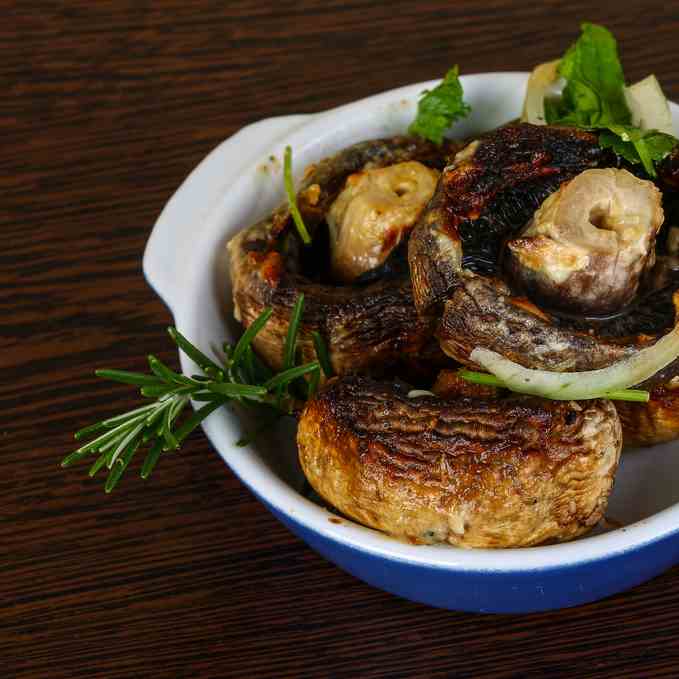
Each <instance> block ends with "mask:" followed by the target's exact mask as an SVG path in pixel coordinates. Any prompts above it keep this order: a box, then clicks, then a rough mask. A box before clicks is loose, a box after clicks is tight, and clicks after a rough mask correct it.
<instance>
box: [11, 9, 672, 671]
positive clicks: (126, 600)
mask: <svg viewBox="0 0 679 679" xmlns="http://www.w3.org/2000/svg"><path fill="white" fill-rule="evenodd" d="M672 4H674V5H675V6H674V7H673V8H671V7H670V6H671V5H672ZM602 5H603V4H602ZM2 15H3V21H2V22H0V38H1V39H0V55H1V58H0V84H1V85H2V88H1V91H2V104H0V125H1V128H2V129H1V136H0V142H1V144H2V155H1V158H2V173H1V174H0V195H1V196H2V198H1V202H0V219H1V220H2V227H1V228H0V243H1V244H2V247H1V253H2V254H1V255H0V261H1V269H0V281H1V284H2V288H1V294H2V315H1V316H0V328H1V332H0V342H1V343H2V352H1V353H0V357H1V358H0V366H1V367H2V373H1V374H2V382H1V385H0V390H1V393H2V396H1V399H2V401H1V402H2V419H1V428H0V441H2V449H3V450H2V454H1V456H0V465H1V466H2V469H1V471H0V489H1V492H0V498H1V499H0V506H1V507H2V510H1V514H0V517H1V522H0V555H1V558H0V569H1V572H2V578H1V580H0V630H1V631H0V675H1V676H3V677H31V678H42V677H64V678H66V677H74V676H81V675H86V676H88V677H106V678H107V679H113V678H117V677H125V678H127V677H142V676H158V677H161V676H165V677H227V676H228V677H304V676H316V677H394V676H407V677H449V676H455V677H475V678H476V677H482V676H483V677H543V676H550V677H554V676H568V677H584V676H595V675H596V676H610V677H641V676H643V677H650V676H658V677H659V676H667V677H676V676H679V664H678V663H679V643H678V642H677V634H678V632H677V625H678V624H679V569H677V568H675V569H673V570H672V571H670V572H668V573H666V574H665V575H663V576H661V577H659V578H657V579H655V580H654V581H652V582H649V583H647V584H645V585H643V586H640V587H637V588H636V589H634V590H633V591H630V592H627V593H624V594H620V595H618V596H615V597H613V598H611V599H609V600H606V601H602V602H599V603H596V604H592V605H589V606H584V607H582V608H579V609H575V610H566V611H561V612H553V613H546V614H540V615H529V616H487V617H486V616H480V615H469V614H463V613H453V612H448V611H442V610H434V609H430V608H427V607H425V606H422V605H418V604H414V603H409V602H407V601H403V600H400V599H398V598H396V597H393V596H391V595H389V594H385V593H383V592H381V591H378V590H375V589H372V588H370V587H368V586H367V585H365V584H363V583H362V582H359V581H358V580H356V579H354V578H353V577H351V576H349V575H347V574H345V573H343V572H342V571H340V570H339V569H337V568H336V567H334V566H333V565H331V564H329V563H327V562H326V561H324V560H323V559H322V558H321V557H319V556H317V555H316V554H315V553H314V552H312V551H311V550H310V549H309V548H308V547H306V545H304V544H303V543H302V542H300V541H299V540H298V539H297V538H295V537H293V536H292V535H291V534H290V533H289V532H288V531H287V530H286V529H285V528H283V527H282V526H281V525H279V524H278V523H277V522H276V521H275V520H274V519H273V518H272V517H271V516H270V515H269V513H268V512H267V511H266V510H265V509H264V508H263V507H262V506H261V505H260V504H259V503H258V502H257V501H256V500H255V499H254V498H253V496H252V495H251V493H250V492H249V491H248V490H246V489H245V488H244V487H243V486H242V485H241V484H240V483H239V482H238V481H237V480H236V478H234V476H233V475H232V474H231V473H230V472H229V470H228V468H227V467H226V466H225V465H224V463H223V462H222V461H221V459H220V458H219V456H218V455H217V454H216V453H215V452H214V451H213V450H212V449H211V448H210V446H209V445H208V443H207V441H206V440H205V439H204V438H203V437H202V435H199V434H197V435H194V437H193V438H192V440H191V442H190V444H188V445H186V447H185V449H184V450H183V451H182V452H181V453H180V454H177V455H174V456H170V455H169V456H167V458H166V459H164V460H162V461H161V463H160V465H159V467H158V469H157V470H156V473H155V475H154V477H153V478H152V479H151V480H149V481H147V482H143V481H142V480H141V479H140V478H139V477H138V474H136V473H128V475H127V477H126V478H125V479H124V480H123V482H122V484H121V486H120V487H119V489H118V490H117V491H116V492H114V493H113V494H112V495H111V496H106V495H105V494H104V493H103V490H102V484H101V482H100V481H97V480H95V481H90V480H88V479H87V478H86V474H85V469H84V468H83V466H78V467H75V468H71V469H69V470H61V469H60V468H59V461H60V459H61V458H62V456H63V455H64V454H65V453H66V452H68V451H69V450H71V449H72V446H73V441H72V438H71V434H72V432H73V431H75V430H76V429H78V428H79V427H81V426H83V425H85V424H88V423H91V422H92V421H94V420H96V419H101V417H103V416H105V415H106V414H108V413H115V412H119V411H122V409H124V408H130V407H133V406H134V404H135V403H136V398H135V394H134V392H133V390H131V389H128V388H125V387H122V386H120V387H117V386H112V385H111V384H109V383H105V382H101V381H99V380H96V379H95V378H94V377H93V376H92V373H93V370H94V369H95V368H96V367H102V366H109V367H120V368H127V369H132V370H139V369H143V367H144V356H145V355H146V354H148V353H150V352H153V353H156V354H158V355H159V356H160V357H161V358H162V359H164V360H167V361H169V362H172V363H173V364H174V362H175V360H176V357H175V352H174V351H173V348H172V346H171V344H170V342H169V340H168V338H167V336H166V335H165V327H166V326H167V325H168V324H169V322H170V316H169V314H168V312H167V310H166V308H165V307H164V306H163V304H162V303H161V302H160V300H159V299H158V298H157V297H156V296H155V295H154V294H153V293H152V292H151V290H150V289H149V288H148V286H147V285H146V283H145V281H144V278H143V276H142V272H141V254H142V251H143V247H144V243H145V241H146V238H147V237H148V234H149V231H150V229H151V226H152V225H153V223H154V220H155V218H156V216H157V215H158V213H159V212H160V210H161V208H162V207H163V204H164V203H165V201H166V200H167V199H168V198H169V196H170V195H171V194H172V192H173V191H174V190H175V188H176V187H177V186H178V185H179V183H180V182H181V181H182V180H183V179H184V177H185V176H186V175H187V173H188V172H189V171H190V170H191V169H192V168H193V167H194V166H195V165H196V164H197V163H198V162H199V161H200V160H201V158H203V156H204V155H205V154H206V153H207V152H208V151H209V150H210V149H212V148H213V147H214V146H215V145H217V144H218V143H219V142H220V141H222V140H223V139H225V138H226V137H228V136H229V135H231V134H233V133H234V132H235V131H236V130H238V129H239V128H240V127H242V126H243V125H246V124H248V123H251V122H253V121H255V120H258V119H260V118H263V117H267V116H272V115H285V114H290V113H298V112H312V111H319V110H322V109H326V108H328V107H331V106H335V105H338V104H342V103H344V102H348V101H351V100H353V99H356V98H359V97H364V96H366V95H369V94H373V93H376V92H380V91H382V90H385V89H389V88H392V87H396V86H399V85H404V84H407V83H411V82H417V81H421V80H426V79H429V78H434V77H438V76H440V75H442V74H443V72H444V71H445V70H446V69H447V68H448V67H449V66H450V65H452V64H454V63H459V64H460V66H461V70H462V71H463V72H465V73H473V72H477V71H494V70H506V69H512V70H523V69H528V68H530V67H531V66H532V65H534V64H536V63H538V62H540V61H545V60H548V59H552V58H555V57H556V56H557V55H559V54H561V53H562V52H563V50H564V49H565V48H566V47H567V45H568V44H569V43H570V42H571V41H572V40H573V39H574V37H575V35H576V33H577V30H578V23H579V21H581V20H584V19H588V20H592V21H600V22H602V23H606V24H607V25H608V26H609V27H611V28H612V29H613V30H614V32H615V34H616V35H617V37H618V38H619V40H620V42H621V44H622V54H623V59H624V63H625V66H626V72H627V75H628V77H629V79H636V78H638V77H641V76H644V75H646V74H647V73H649V72H651V71H653V72H655V73H656V74H657V75H658V77H659V78H660V80H661V81H662V83H663V85H664V87H665V90H666V92H667V94H668V95H669V96H670V97H671V98H673V99H675V100H677V99H679V72H678V71H677V68H676V64H677V62H679V41H678V40H677V30H678V29H679V17H678V15H677V11H676V3H669V2H644V3H641V2H639V3H633V2H628V1H625V0H620V1H619V2H618V3H616V6H615V12H614V13H610V14H608V13H606V12H605V11H604V10H603V9H600V8H598V7H597V6H595V5H594V4H593V3H591V2H585V1H584V0H572V1H571V2H570V3H561V2H557V1H556V0H552V1H549V2H542V3H539V2H510V1H508V0H489V1H488V2H484V3H480V2H474V1H472V0H460V1H458V2H451V0H446V1H443V0H441V1H435V0H422V1H421V2H418V3H416V2H412V1H411V2H400V1H399V2H390V3H375V2H369V1H363V0H353V1H352V2H341V1H339V0H326V1H325V2H311V1H306V2H287V1H286V2H272V1H269V2H261V1H255V0H251V1H242V2H230V3H226V2H208V1H201V2H192V3H187V2H177V1H176V0H173V1H167V2H155V3H151V2H139V1H138V0H135V1H132V0H128V1H124V0H110V1H108V2H103V1H102V2H85V1H84V0H71V1H70V2H35V3H27V2H20V1H19V0H13V1H12V0H8V1H7V2H5V3H3V12H2Z"/></svg>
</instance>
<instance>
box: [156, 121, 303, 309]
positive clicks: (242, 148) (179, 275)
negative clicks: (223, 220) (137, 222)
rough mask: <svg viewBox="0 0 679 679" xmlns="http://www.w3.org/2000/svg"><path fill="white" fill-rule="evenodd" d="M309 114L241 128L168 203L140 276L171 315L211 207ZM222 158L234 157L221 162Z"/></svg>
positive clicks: (204, 162)
mask: <svg viewBox="0 0 679 679" xmlns="http://www.w3.org/2000/svg"><path fill="white" fill-rule="evenodd" d="M310 117H311V116H310V115H295V116H281V117H278V118H267V119H266V120H261V121H259V122H257V123H253V124H252V125H248V126H247V127H244V128H243V129H242V130H240V131H239V132H237V133H236V134H234V135H233V136H232V137H229V138H228V139H227V140H226V141H224V142H222V143H221V144H220V145H219V146H218V147H217V148H215V149H214V150H213V151H211V152H210V153H209V154H208V155H207V156H206V157H205V158H204V159H203V160H202V162H201V163H200V164H199V165H198V166H197V167H196V168H195V169H194V170H193V171H192V172H191V174H190V175H189V176H188V177H187V178H186V179H185V180H184V182H183V183H182V185H181V186H180V187H179V188H178V189H177V191H176V192H175V193H174V195H173V196H172V198H170V200H169V201H168V202H167V203H166V205H165V207H164V208H163V211H162V212H161V213H160V216H159V217H158V219H157V221H156V223H155V225H154V227H153V230H152V231H151V235H150V236H149V239H148V241H147V243H146V249H145V250H144V261H143V268H144V275H145V276H146V279H147V281H148V282H149V284H150V285H151V287H152V288H153V289H154V290H155V291H156V293H157V294H158V295H159V296H160V298H161V299H162V300H163V302H165V304H166V305H167V306H168V307H169V309H170V311H171V312H172V313H173V314H174V310H175V308H177V304H178V302H179V297H180V295H181V291H182V289H183V285H182V284H183V281H184V276H185V275H186V272H187V268H188V267H187V266H186V261H187V253H188V252H190V251H191V248H192V244H193V243H194V242H195V241H196V239H198V238H200V235H201V230H202V227H203V225H204V224H205V222H206V218H207V216H208V214H209V213H210V211H211V209H212V207H213V206H214V205H215V203H216V202H217V201H218V200H219V199H220V197H221V196H222V195H223V194H224V192H225V191H226V190H227V189H228V187H229V186H230V185H231V184H232V183H233V182H234V181H235V180H236V179H237V178H238V177H239V176H240V175H241V174H242V173H243V171H244V170H246V169H247V168H248V167H251V166H254V165H255V163H256V162H257V161H259V160H260V159H262V158H268V154H269V152H270V149H272V148H273V147H274V146H275V145H276V143H277V142H278V141H280V140H281V138H284V137H286V136H288V135H289V134H290V133H291V132H292V131H293V130H295V129H296V128H298V127H299V126H300V125H302V124H304V123H305V122H307V121H308V120H309V118H310ZM224 157H231V158H232V159H233V162H231V163H230V164H229V165H226V166H225V165H224Z"/></svg>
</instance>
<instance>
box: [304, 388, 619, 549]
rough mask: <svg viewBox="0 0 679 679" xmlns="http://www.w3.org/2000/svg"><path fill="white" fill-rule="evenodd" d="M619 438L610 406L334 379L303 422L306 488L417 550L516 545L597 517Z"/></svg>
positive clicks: (557, 536)
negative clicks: (419, 546)
mask: <svg viewBox="0 0 679 679" xmlns="http://www.w3.org/2000/svg"><path fill="white" fill-rule="evenodd" d="M621 442H622V435H621V430H620V422H619V420H618V416H617V414H616V411H615V408H614V407H613V405H612V404H611V403H610V402H609V401H604V400H596V401H585V402H580V403H575V402H557V401H547V400H543V399H536V398H528V397H516V396H515V397H510V398H506V399H498V398H479V397H474V398H468V397H463V396H462V397H454V396H453V397H450V398H448V399H445V400H444V399H441V398H438V397H436V396H423V397H418V398H409V397H408V392H407V390H406V389H404V388H402V387H399V386H397V385H396V384H392V383H378V382H375V381H373V380H371V379H369V378H357V377H347V378H342V379H340V380H333V381H331V382H330V383H329V384H328V385H327V386H326V387H325V389H323V390H322V391H321V392H320V393H319V394H318V395H317V396H316V398H314V399H313V400H311V401H310V402H309V403H308V404H307V406H306V408H305V410H304V412H303V414H302V416H301V419H300V423H299V429H298V434H297V443H298V447H299V459H300V462H301V465H302V468H303V470H304V473H305V474H306V476H307V478H308V480H309V482H310V483H311V485H312V486H313V488H314V489H315V490H316V491H317V492H318V493H319V494H320V495H321V496H322V497H323V498H325V499H326V500H327V501H328V502H330V503H331V504H332V505H334V506H335V507H337V508H338V509H339V510H340V511H341V512H343V513H344V514H346V515H347V516H349V517H351V518H353V519H355V520H357V521H359V522H361V523H363V524H365V525H367V526H370V527H372V528H376V529H378V530H382V531H385V532H387V533H389V534H391V535H394V536H396V537H400V538H403V539H407V540H409V541H412V542H420V543H437V542H445V543H449V544H452V545H457V546H460V547H521V546H529V545H537V544H540V543H543V542H548V541H563V540H570V539H572V538H575V537H577V536H579V535H582V534H583V533H586V532H587V531H588V530H590V529H591V528H592V527H593V526H594V525H596V523H597V522H598V521H599V519H600V518H601V517H602V515H603V512H604V510H605V507H606V503H607V499H608V495H609V493H610V490H611V487H612V485H613V477H614V474H615V471H616V468H617V464H618V458H619V454H620V448H621Z"/></svg>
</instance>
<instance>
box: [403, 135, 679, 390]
mask: <svg viewBox="0 0 679 679" xmlns="http://www.w3.org/2000/svg"><path fill="white" fill-rule="evenodd" d="M613 161H614V159H613V158H611V157H610V156H609V155H607V153H606V152H604V151H602V149H601V148H600V147H599V146H598V144H597V140H596V137H595V136H594V135H592V134H590V133H587V132H583V131H580V130H576V129H572V128H559V127H549V126H534V125H527V124H521V125H509V126H507V127H504V128H500V129H498V130H495V131H493V132H491V133H489V134H487V135H485V136H483V137H482V138H481V139H480V140H479V141H478V142H477V143H476V144H475V146H473V147H471V148H469V149H466V150H465V151H463V152H461V153H460V154H459V155H458V162H456V163H455V164H453V165H451V166H449V167H447V168H446V169H445V170H444V172H443V174H442V176H441V179H440V181H439V185H438V187H437V190H436V193H435V194H434V197H433V198H432V201H431V202H430V204H429V207H428V209H427V210H426V211H425V212H424V213H423V214H422V216H421V217H420V220H419V222H418V224H417V225H416V227H415V230H414V232H413V235H412V237H411V239H410V243H409V256H408V257H409V263H410V269H411V276H412V282H413V290H414V297H415V303H416V305H417V307H418V309H419V310H420V311H421V312H422V313H427V314H430V313H432V312H434V313H436V314H438V316H439V318H440V323H439V327H438V330H437V335H438V337H439V340H440V342H441V347H442V349H443V350H444V351H445V352H446V353H447V354H448V355H450V356H452V357H453V358H455V359H457V360H458V361H460V362H462V363H465V364H468V365H473V363H472V362H471V361H470V359H469V354H470V353H471V351H473V350H474V348H476V347H483V348H487V349H491V350H493V351H496V352H498V353H500V354H502V355H504V356H505V357H507V358H509V359H511V360H513V361H515V362H517V363H520V364H522V365H524V366H526V367H528V368H536V369H542V370H553V371H580V370H591V369H595V368H602V367H605V366H607V365H610V364H611V363H613V362H615V361H617V360H619V359H620V358H622V357H625V356H628V355H630V354H633V353H634V352H635V351H637V350H638V349H639V348H640V347H642V346H646V345H648V344H651V343H653V342H654V341H655V340H656V339H658V338H659V337H660V336H661V335H662V334H664V333H665V332H666V331H667V330H668V329H669V328H671V327H672V326H673V321H674V309H673V305H672V301H671V297H672V291H673V289H675V288H676V287H677V280H679V279H675V282H674V284H673V285H670V286H669V288H667V287H666V288H663V289H660V290H658V289H650V290H645V291H641V292H640V293H639V294H638V295H637V296H636V298H635V299H634V301H633V302H632V303H631V304H630V305H628V306H627V307H626V308H625V309H624V310H623V311H622V312H621V313H619V314H618V315H616V316H615V317H612V318H611V317H609V318H600V319H595V318H587V317H584V316H583V315H577V314H573V315H568V314H566V313H562V312H555V311H552V310H550V309H545V308H541V307H540V306H539V305H537V304H536V302H538V300H531V299H528V298H526V296H525V295H524V292H523V290H522V289H521V288H520V287H519V286H517V285H516V282H515V281H513V280H511V279H510V277H509V276H507V275H506V273H505V271H504V269H503V266H502V261H501V255H502V247H503V245H504V243H505V241H506V239H507V238H508V237H511V236H512V235H514V234H515V233H516V232H517V231H518V230H519V229H521V228H522V227H524V226H525V225H526V224H527V223H528V222H529V220H530V219H531V218H532V216H533V214H534V212H535V210H536V209H537V208H538V206H540V205H541V204H542V203H543V201H544V200H545V198H547V197H548V196H549V195H551V194H552V193H553V192H555V191H556V190H557V189H558V188H559V186H560V185H561V184H562V183H563V182H565V181H567V180H570V179H572V178H573V177H575V176H576V175H578V174H580V173H581V172H584V171H585V170H587V169H588V168H593V167H600V166H606V165H608V164H610V163H611V162H613ZM678 371H679V363H677V362H675V363H674V364H672V365H671V366H669V367H668V368H667V369H666V370H665V371H663V374H662V375H658V376H657V378H656V381H662V380H663V379H665V380H666V379H668V378H669V377H671V376H672V375H674V374H676V373H677V372H678Z"/></svg>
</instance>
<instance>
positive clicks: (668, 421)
mask: <svg viewBox="0 0 679 679" xmlns="http://www.w3.org/2000/svg"><path fill="white" fill-rule="evenodd" d="M675 382H676V378H675ZM615 407H616V409H617V411H618V415H619V416H620V422H621V423H622V432H623V440H624V442H625V445H626V446H653V445H655V444H656V443H666V442H667V441H673V440H674V439H676V438H679V385H676V384H674V385H673V384H672V383H670V384H665V385H662V386H658V387H655V388H654V389H653V390H651V398H650V400H649V401H648V403H629V402H626V401H618V402H616V406H615Z"/></svg>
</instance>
